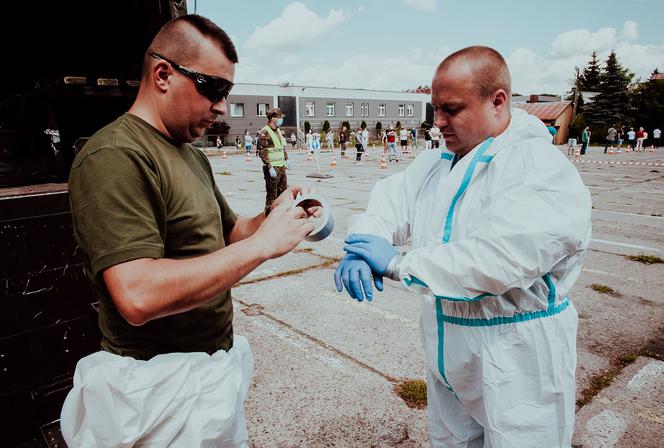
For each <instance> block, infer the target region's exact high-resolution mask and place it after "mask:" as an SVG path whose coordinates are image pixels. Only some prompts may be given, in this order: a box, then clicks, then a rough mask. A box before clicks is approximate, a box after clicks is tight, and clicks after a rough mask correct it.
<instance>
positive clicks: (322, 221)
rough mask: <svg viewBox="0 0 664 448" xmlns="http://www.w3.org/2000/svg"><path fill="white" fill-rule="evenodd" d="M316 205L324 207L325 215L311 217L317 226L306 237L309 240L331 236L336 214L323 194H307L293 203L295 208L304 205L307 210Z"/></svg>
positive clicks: (320, 239)
mask: <svg viewBox="0 0 664 448" xmlns="http://www.w3.org/2000/svg"><path fill="white" fill-rule="evenodd" d="M316 206H319V207H321V208H322V209H323V216H319V217H317V218H314V217H311V218H309V219H312V220H315V222H316V228H315V229H314V230H313V231H312V232H311V233H310V234H309V235H307V236H305V237H304V239H305V240H307V241H322V240H324V239H325V238H327V237H328V236H330V234H331V233H332V230H334V215H333V214H332V210H331V209H330V206H329V205H328V203H327V202H326V201H325V199H323V197H322V196H320V195H317V194H306V195H304V196H300V197H298V198H296V199H295V202H294V203H293V208H295V207H302V208H304V209H305V210H306V209H308V208H309V207H316Z"/></svg>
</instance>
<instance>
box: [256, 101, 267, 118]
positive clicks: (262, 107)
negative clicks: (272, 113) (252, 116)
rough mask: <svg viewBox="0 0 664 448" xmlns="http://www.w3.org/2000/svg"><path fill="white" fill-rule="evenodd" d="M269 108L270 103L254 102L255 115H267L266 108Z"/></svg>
mask: <svg viewBox="0 0 664 448" xmlns="http://www.w3.org/2000/svg"><path fill="white" fill-rule="evenodd" d="M269 108H270V105H269V104H267V103H258V104H256V115H258V116H259V117H265V116H267V110H268V109H269Z"/></svg>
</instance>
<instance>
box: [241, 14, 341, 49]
mask: <svg viewBox="0 0 664 448" xmlns="http://www.w3.org/2000/svg"><path fill="white" fill-rule="evenodd" d="M344 20H346V15H345V14H344V12H343V11H342V10H336V9H331V10H330V11H329V13H328V15H327V17H321V16H319V15H318V14H316V13H315V12H313V11H311V10H310V9H308V8H307V7H306V5H305V4H304V3H302V2H294V3H291V4H290V5H288V6H286V7H285V8H284V10H283V12H282V13H281V16H279V17H277V18H276V19H273V20H272V21H271V22H270V23H268V24H267V25H265V26H259V27H257V28H256V30H255V31H254V32H253V33H252V34H251V35H250V36H249V38H248V39H247V42H246V44H245V46H246V47H247V48H250V49H251V48H256V49H257V48H262V49H277V50H289V49H293V48H299V47H304V46H306V45H308V44H310V43H311V42H312V41H313V40H314V39H315V38H317V37H319V36H321V35H324V34H325V33H327V32H329V31H330V30H331V29H332V28H334V27H335V26H337V25H339V24H340V23H342V22H343V21H344Z"/></svg>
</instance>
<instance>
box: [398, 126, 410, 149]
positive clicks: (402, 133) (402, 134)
mask: <svg viewBox="0 0 664 448" xmlns="http://www.w3.org/2000/svg"><path fill="white" fill-rule="evenodd" d="M399 142H400V143H401V153H402V154H403V153H407V152H408V129H406V128H401V129H400V130H399Z"/></svg>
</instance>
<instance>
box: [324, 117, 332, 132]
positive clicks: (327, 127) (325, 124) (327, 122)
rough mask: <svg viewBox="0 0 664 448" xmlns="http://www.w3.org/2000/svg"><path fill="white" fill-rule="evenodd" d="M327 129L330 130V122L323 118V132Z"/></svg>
mask: <svg viewBox="0 0 664 448" xmlns="http://www.w3.org/2000/svg"><path fill="white" fill-rule="evenodd" d="M329 130H330V122H329V121H327V120H325V121H324V122H323V132H325V133H327V131H329Z"/></svg>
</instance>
